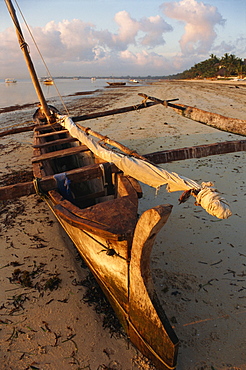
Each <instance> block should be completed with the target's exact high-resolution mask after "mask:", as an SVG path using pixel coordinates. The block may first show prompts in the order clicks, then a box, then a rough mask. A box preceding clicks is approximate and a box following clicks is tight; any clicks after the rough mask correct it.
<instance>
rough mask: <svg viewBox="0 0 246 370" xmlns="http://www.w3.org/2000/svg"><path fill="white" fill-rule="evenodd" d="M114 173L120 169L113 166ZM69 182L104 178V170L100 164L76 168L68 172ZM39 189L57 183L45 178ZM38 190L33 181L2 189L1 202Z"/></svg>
mask: <svg viewBox="0 0 246 370" xmlns="http://www.w3.org/2000/svg"><path fill="white" fill-rule="evenodd" d="M111 171H112V172H113V173H116V172H119V169H118V168H117V167H116V166H115V165H114V164H111ZM66 176H67V178H68V179H69V180H71V181H73V182H74V183H76V182H82V181H88V180H91V179H95V178H99V177H101V176H102V170H101V168H100V165H99V164H94V165H90V166H85V167H82V168H76V169H74V170H70V171H67V172H66ZM39 188H40V190H41V191H43V192H47V191H49V190H54V189H56V188H57V182H56V180H55V179H54V177H53V176H45V177H43V178H42V179H40V180H39ZM35 192H36V190H35V187H34V183H33V181H29V182H23V183H18V184H13V185H8V186H3V187H0V200H7V199H14V198H18V197H22V196H25V195H30V194H35Z"/></svg>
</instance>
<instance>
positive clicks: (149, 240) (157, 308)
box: [129, 204, 179, 370]
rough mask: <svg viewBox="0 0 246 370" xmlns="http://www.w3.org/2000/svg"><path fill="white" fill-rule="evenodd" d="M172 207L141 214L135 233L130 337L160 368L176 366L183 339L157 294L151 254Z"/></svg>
mask: <svg viewBox="0 0 246 370" xmlns="http://www.w3.org/2000/svg"><path fill="white" fill-rule="evenodd" d="M171 210H172V205H169V204H168V205H160V206H157V207H154V208H151V209H149V210H147V211H145V212H144V213H143V214H142V215H141V217H140V219H139V221H138V223H137V226H136V229H135V233H134V237H133V242H132V251H131V262H130V281H131V285H130V289H129V322H130V325H129V337H130V339H131V340H132V341H133V342H134V343H137V344H138V345H137V346H138V348H140V350H141V352H142V353H144V354H145V355H146V356H147V357H148V358H150V359H151V360H152V361H153V362H154V364H155V365H156V367H157V369H160V370H167V369H174V368H175V366H176V361H177V352H178V345H179V340H178V338H177V336H176V334H175V333H174V331H173V329H172V327H171V325H170V323H169V321H168V318H167V317H166V315H165V312H164V310H163V308H162V305H161V303H160V302H159V300H158V298H157V296H156V293H155V289H154V284H153V280H152V277H151V270H150V255H151V251H152V248H153V244H154V241H155V238H156V235H157V234H158V232H159V231H160V230H161V228H162V227H163V226H164V224H165V223H166V222H167V220H168V217H169V215H170V213H171ZM146 307H149V309H148V310H146V309H145V308H146ZM150 307H151V309H150ZM139 310H141V312H142V313H141V317H140V316H139ZM153 332H154V333H155V335H154V336H153ZM142 338H144V342H143V341H142Z"/></svg>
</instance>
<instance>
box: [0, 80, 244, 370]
mask: <svg viewBox="0 0 246 370" xmlns="http://www.w3.org/2000/svg"><path fill="white" fill-rule="evenodd" d="M138 93H145V94H147V95H149V96H154V97H157V98H159V99H175V98H179V102H180V103H182V104H187V105H190V106H195V107H198V108H201V109H203V110H207V111H210V112H214V113H219V114H221V115H224V116H228V117H234V118H239V119H245V118H246V82H240V81H238V82H235V81H234V82H231V83H224V82H207V81H156V82H154V83H153V84H147V85H144V86H142V85H141V84H139V85H136V86H127V87H122V88H120V89H114V88H108V89H105V90H103V91H102V92H98V93H97V94H96V95H91V96H88V97H82V98H81V97H78V99H77V100H72V101H71V102H70V103H69V101H68V103H67V108H68V110H69V113H70V115H71V116H76V115H82V114H86V113H92V112H97V111H102V110H108V109H114V108H115V109H116V108H120V107H124V106H128V105H136V106H137V105H138V104H140V103H141V101H142V98H141V97H140V96H138ZM51 103H52V104H53V105H54V104H55V102H54V101H52V102H51ZM56 106H57V108H58V109H60V110H61V111H62V112H63V108H62V106H61V104H60V103H59V102H58V103H57V104H56ZM32 113H33V111H32V110H30V109H29V110H26V111H25V110H21V111H15V112H9V113H7V114H6V120H5V127H10V126H11V125H13V124H14V123H21V122H25V121H30V120H31V117H32ZM83 124H84V126H89V127H91V128H92V129H94V130H95V131H98V132H100V133H101V134H105V135H108V136H109V137H111V138H112V139H114V140H117V141H119V142H121V143H122V144H124V145H127V146H128V147H130V148H131V149H135V150H136V151H137V152H138V153H140V154H147V153H151V152H155V151H159V150H164V149H171V148H182V147H185V146H193V145H199V144H209V143H215V142H218V141H227V140H240V139H241V138H243V139H245V137H241V136H239V135H234V134H230V133H226V132H222V131H218V130H216V129H214V128H212V127H208V126H205V125H203V124H200V123H197V122H194V121H191V120H189V119H187V118H184V117H182V116H180V115H178V114H177V113H176V112H174V111H173V110H172V109H171V108H165V107H163V106H161V105H156V106H154V107H151V108H148V109H143V110H141V111H134V112H129V113H125V114H119V115H115V116H109V117H106V118H98V119H94V120H91V121H86V122H84V123H83ZM0 148H1V157H0V184H1V186H3V184H5V182H6V175H8V176H9V175H10V174H14V172H15V171H25V172H26V173H28V172H30V171H31V170H32V168H31V161H30V158H31V157H32V132H27V133H22V134H17V135H12V136H5V137H3V138H1V143H0ZM245 165H246V154H245V152H237V153H231V154H225V155H216V156H210V157H206V158H201V159H189V160H183V161H180V162H173V163H168V164H163V165H161V166H162V167H163V168H165V169H167V170H168V171H173V172H177V173H178V174H180V175H184V176H186V177H189V178H191V179H193V180H195V181H197V182H199V183H201V182H203V181H212V182H213V183H214V184H215V187H216V188H217V189H218V190H219V191H220V192H221V193H222V194H223V196H224V197H225V198H226V200H227V201H228V203H229V204H230V207H231V210H232V213H233V215H232V216H231V217H230V218H229V219H227V220H219V219H217V218H215V217H213V216H210V215H209V214H207V213H206V212H205V211H204V210H203V209H202V208H201V207H197V206H195V205H194V200H192V199H190V200H188V201H187V202H186V203H184V204H181V205H179V204H178V203H179V202H178V198H179V196H180V193H168V192H167V191H166V189H165V187H162V188H161V189H159V190H158V191H156V189H154V188H150V187H148V186H146V185H144V184H141V185H142V188H143V193H144V195H143V198H142V199H140V204H139V212H140V213H142V212H143V211H144V210H146V209H148V208H151V207H153V206H155V205H158V204H167V203H169V204H172V205H173V211H172V214H171V216H170V218H169V220H168V222H167V224H166V225H165V226H164V228H163V230H161V232H160V234H159V235H158V237H157V240H156V243H155V246H154V248H153V253H152V256H151V266H152V274H153V279H154V283H155V288H156V291H157V293H158V297H159V299H160V301H161V304H162V305H163V308H164V310H165V312H166V314H167V316H168V318H169V320H170V321H171V323H172V325H173V327H174V330H175V332H176V334H177V336H178V338H179V340H180V349H179V356H178V365H177V370H246V334H245V333H246V324H245V322H246V249H245V246H246V242H245V240H246V228H245V219H246V200H245V199H246V197H245V195H246V175H245ZM0 237H1V250H0V256H1V263H0V284H1V291H0V343H1V346H0V351H1V352H0V368H1V369H3V370H24V369H40V370H41V369H42V370H46V369H47V370H57V369H64V370H70V369H74V370H75V369H76V370H79V369H89V370H103V369H108V370H138V369H141V370H154V369H155V367H153V366H152V365H151V364H150V363H149V361H148V360H147V359H146V358H144V357H143V356H142V355H141V353H140V352H139V351H137V350H136V349H135V348H134V347H133V346H132V345H131V343H129V342H128V341H127V339H126V338H125V337H124V335H123V334H121V332H119V331H116V330H115V324H114V325H111V324H110V318H109V317H110V315H109V314H108V315H106V314H107V313H109V311H110V309H109V308H108V307H107V306H105V305H104V302H103V301H101V298H100V297H99V293H97V290H96V288H95V295H94V300H97V299H95V297H97V296H98V301H99V302H94V303H93V298H90V299H89V298H88V289H87V285H88V284H87V283H88V280H90V275H89V270H88V269H87V267H86V266H84V264H83V261H82V260H81V259H80V257H79V256H78V253H77V251H76V249H75V247H74V246H73V244H72V242H71V241H70V240H69V238H68V236H67V235H66V234H65V232H64V231H63V230H62V229H61V227H60V226H59V224H58V223H57V221H56V219H55V217H54V215H53V214H52V213H51V211H50V210H49V209H48V208H47V206H46V204H45V203H44V202H43V201H42V200H41V199H40V198H39V197H38V196H37V195H31V196H29V197H22V198H20V199H16V200H12V201H6V202H0ZM91 284H93V283H91ZM91 286H92V285H90V287H91ZM105 307H106V308H105ZM156 370H158V369H156Z"/></svg>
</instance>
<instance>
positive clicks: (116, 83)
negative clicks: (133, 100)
mask: <svg viewBox="0 0 246 370" xmlns="http://www.w3.org/2000/svg"><path fill="white" fill-rule="evenodd" d="M107 84H108V85H109V86H113V87H117V86H125V84H126V82H107Z"/></svg>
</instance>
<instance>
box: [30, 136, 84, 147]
mask: <svg viewBox="0 0 246 370" xmlns="http://www.w3.org/2000/svg"><path fill="white" fill-rule="evenodd" d="M74 141H78V139H77V138H75V137H65V138H64V139H58V140H52V141H47V142H45V143H42V144H36V145H33V148H39V149H42V148H48V147H50V146H54V145H63V144H67V143H73V142H74Z"/></svg>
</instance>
